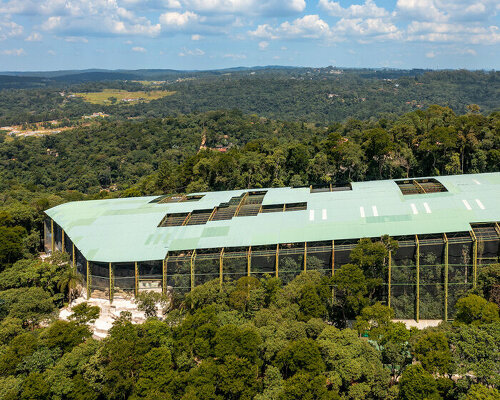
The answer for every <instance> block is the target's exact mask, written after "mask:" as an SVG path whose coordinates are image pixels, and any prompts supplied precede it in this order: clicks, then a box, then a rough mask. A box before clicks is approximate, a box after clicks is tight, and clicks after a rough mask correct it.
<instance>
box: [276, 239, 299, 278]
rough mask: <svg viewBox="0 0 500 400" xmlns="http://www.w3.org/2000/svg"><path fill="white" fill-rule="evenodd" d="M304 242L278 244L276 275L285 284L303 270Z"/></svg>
mask: <svg viewBox="0 0 500 400" xmlns="http://www.w3.org/2000/svg"><path fill="white" fill-rule="evenodd" d="M304 249H305V248H304V243H287V244H280V247H279V259H278V276H279V278H280V279H281V281H282V282H283V285H286V284H287V283H288V282H290V281H292V280H293V278H295V277H296V276H297V275H299V274H300V273H301V272H303V271H304Z"/></svg>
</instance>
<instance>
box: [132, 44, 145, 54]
mask: <svg viewBox="0 0 500 400" xmlns="http://www.w3.org/2000/svg"><path fill="white" fill-rule="evenodd" d="M132 51H135V52H136V53H145V52H146V49H145V48H144V47H140V46H135V47H132Z"/></svg>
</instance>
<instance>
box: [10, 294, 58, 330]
mask: <svg viewBox="0 0 500 400" xmlns="http://www.w3.org/2000/svg"><path fill="white" fill-rule="evenodd" d="M12 290H16V291H17V293H16V297H15V299H14V301H13V304H12V305H11V310H10V313H9V315H10V316H11V317H13V318H19V319H21V320H22V321H23V322H24V323H25V324H28V325H30V326H31V328H32V329H34V328H35V326H36V325H38V323H39V322H40V321H42V320H44V319H47V318H48V317H49V316H50V314H52V312H53V311H54V309H55V307H54V303H53V302H52V299H51V297H50V295H49V294H48V293H47V292H46V291H44V290H43V289H42V288H39V287H31V288H22V289H12Z"/></svg>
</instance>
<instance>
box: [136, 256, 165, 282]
mask: <svg viewBox="0 0 500 400" xmlns="http://www.w3.org/2000/svg"><path fill="white" fill-rule="evenodd" d="M137 267H138V269H139V279H162V278H163V262H162V260H154V261H141V262H138V263H137Z"/></svg>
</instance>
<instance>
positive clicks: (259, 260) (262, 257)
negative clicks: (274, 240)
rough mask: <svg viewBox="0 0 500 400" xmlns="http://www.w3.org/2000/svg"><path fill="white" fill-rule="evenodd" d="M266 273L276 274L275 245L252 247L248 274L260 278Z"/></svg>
mask: <svg viewBox="0 0 500 400" xmlns="http://www.w3.org/2000/svg"><path fill="white" fill-rule="evenodd" d="M266 274H269V275H272V276H275V275H276V246H259V247H253V248H252V253H251V266H250V275H251V276H253V277H255V278H262V277H263V276H264V275H266Z"/></svg>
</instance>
